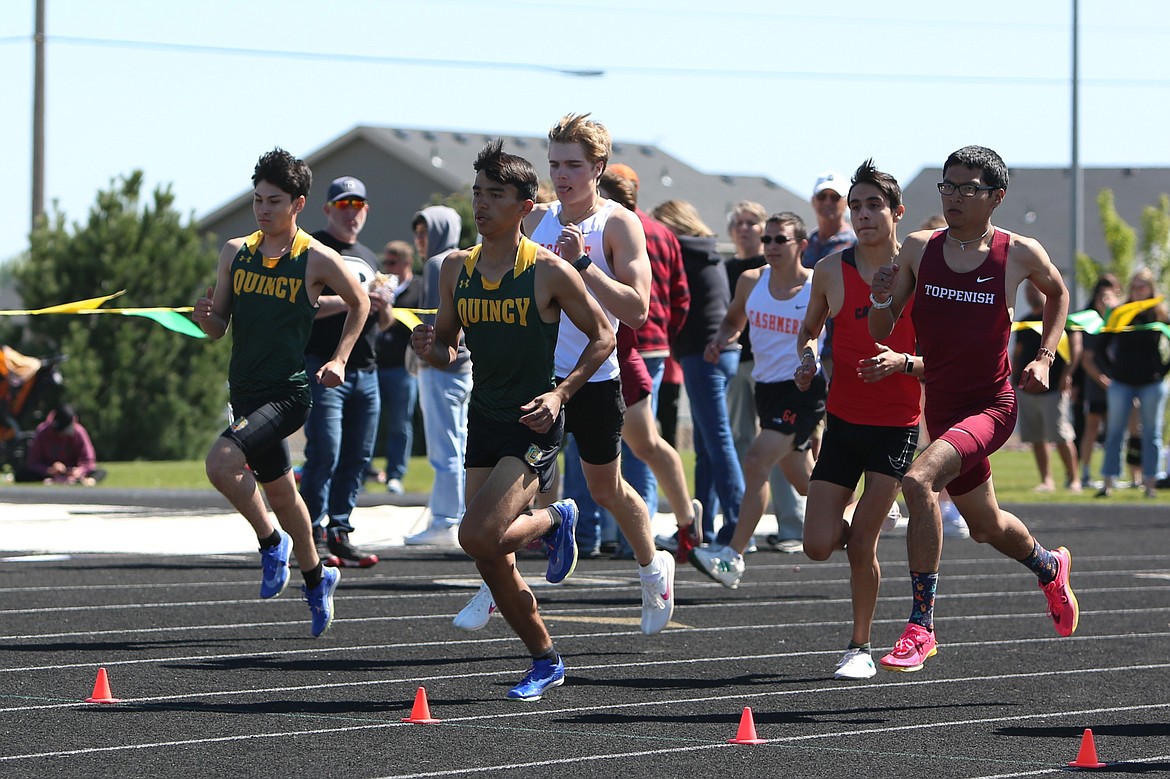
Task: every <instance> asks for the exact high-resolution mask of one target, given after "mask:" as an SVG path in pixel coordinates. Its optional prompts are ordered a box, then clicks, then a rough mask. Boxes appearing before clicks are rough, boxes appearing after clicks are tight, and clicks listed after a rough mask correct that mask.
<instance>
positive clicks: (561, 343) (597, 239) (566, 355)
mask: <svg viewBox="0 0 1170 779" xmlns="http://www.w3.org/2000/svg"><path fill="white" fill-rule="evenodd" d="M615 208H621V206H619V205H618V204H617V203H615V202H613V201H612V200H603V201H602V204H601V206H600V207H599V208H598V209H597V213H595V214H593V215H592V216H590V217H589V218H588V219H585V220H582V222H581V223H580V224H579V225H578V227H580V228H581V232H582V233H583V234H584V236H585V253H586V254H588V255H589V256H590V257H591V258H593V264H594V265H596V266H597V267H598V268H600V269H601V271H602V272H603V273H605V275H607V276H609V277H610V278H611V279H612V278H614V275H613V269H612V268H610V267H609V258H608V257H606V256H605V247H604V245H603V242H602V238H603V236H604V235H605V223H606V221H607V220H608V219H609V217H610V214H612V213H613V211H614V209H615ZM560 213H561V204H560V203H559V202H556V203H553V204H551V206H550V208H549V209H548V210H547V211H545V212H544V218H543V219H541V220H540V224H538V225H537V226H536V229H535V230H533V231H532V236H531V237H532V240H533V241H536V243H538V244H540V245H541V246H543V247H544V248H546V249H548V250H549V251H550V252H554V253H557V254H559V253H560V252H559V251H558V250H557V238H558V237H560V234H561V230H562V229H564V228H563V226H562V225H561V221H560V216H559V215H560ZM564 259H566V260H568V261H569V262H573V261H574V260H576V259H577V258H576V257H565V258H564ZM589 294H590V295H592V294H593V293H592V292H591V291H590V292H589ZM594 299H596V296H594ZM597 304H598V305H599V306H601V310H602V311H604V312H605V316H606V318H608V319H609V323H610V325H611V326H612V327H613V330H614V332H615V333H616V332H617V329H618V319H617V317H616V316H614V315H613V314H611V313H609V309H607V308H606V307H605V306H603V305H601V301H598V302H597ZM561 318H562V320H564V321H562V322H561V332H560V335H559V337H558V339H557V358H556V372H557V376H560V377H561V378H564V377H565V376H568V375H569V374H570V373H572V372H573V368H575V367H577V360H579V359H580V358H581V354H582V352H584V351H585V347H587V346H588V345H589V339H588V338H587V337H586V335H585V334H584V333H582V332H581V331H580V330H578V329H577V326H576V325H574V324H573V323H572V322H570V321H569V320H568V318H567V317H561ZM620 373H621V370H620V368H619V367H618V360H617V350H616V349H615V350H614V351H613V352H610V355H609V357H607V358H606V360H605V362H603V363H602V364H601V367H600V368H598V369H597V372H596V373H594V374H593V375H592V376H591V377H589V381H612V380H613V379H616V378H617V377H618V375H619V374H620Z"/></svg>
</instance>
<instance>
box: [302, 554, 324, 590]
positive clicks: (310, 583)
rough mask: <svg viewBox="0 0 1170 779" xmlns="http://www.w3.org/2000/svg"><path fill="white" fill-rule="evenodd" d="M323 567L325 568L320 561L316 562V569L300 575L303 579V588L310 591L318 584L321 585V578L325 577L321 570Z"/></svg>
mask: <svg viewBox="0 0 1170 779" xmlns="http://www.w3.org/2000/svg"><path fill="white" fill-rule="evenodd" d="M324 566H325V564H324V563H322V562H321V561H317V567H316V568H311V569H309V570H307V571H303V572H302V575H303V576H304V577H305V586H306V587H308V588H309V589H310V590H311V589H314V588H315V587H316V586H317V585H318V584H320V583H321V577H323V576H324V575H325V574H324V572H323V571H322V570H321V569H322V568H323V567H324Z"/></svg>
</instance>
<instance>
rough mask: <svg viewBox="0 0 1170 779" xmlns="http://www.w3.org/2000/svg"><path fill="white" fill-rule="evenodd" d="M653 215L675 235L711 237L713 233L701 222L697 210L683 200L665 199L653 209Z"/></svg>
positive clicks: (701, 219)
mask: <svg viewBox="0 0 1170 779" xmlns="http://www.w3.org/2000/svg"><path fill="white" fill-rule="evenodd" d="M653 216H654V218H655V219H657V220H658V221H659V222H662V224H664V225H666V226H667V227H669V228H670V230H671V232H673V233H675V234H676V235H692V236H695V237H697V238H712V237H714V235H715V233H713V232H711V228H710V227H707V225H706V224H704V223H703V218H702V217H700V216H699V212H698V210H697V209H696V208H695V207H694V206H692V205H691V204H690V203H688V202H687V201H685V200H667V201H666V202H665V203H663V204H661V205H660V206H658V207H657V208H655V209H654V213H653Z"/></svg>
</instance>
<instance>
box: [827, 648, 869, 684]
mask: <svg viewBox="0 0 1170 779" xmlns="http://www.w3.org/2000/svg"><path fill="white" fill-rule="evenodd" d="M876 675H877V667H876V666H875V665H874V664H873V657H871V656H870V654H869V652H866V651H865V650H863V649H850V650H849V651H847V652H846V653H845V654H844V655H843V656H842V657H841V662H839V663H837V670H836V672H834V673H833V678H834V679H871V678H873V677H874V676H876Z"/></svg>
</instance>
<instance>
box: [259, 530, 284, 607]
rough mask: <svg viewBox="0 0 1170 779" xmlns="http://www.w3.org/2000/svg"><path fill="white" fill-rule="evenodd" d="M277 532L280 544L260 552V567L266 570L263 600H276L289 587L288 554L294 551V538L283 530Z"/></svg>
mask: <svg viewBox="0 0 1170 779" xmlns="http://www.w3.org/2000/svg"><path fill="white" fill-rule="evenodd" d="M276 532H277V533H280V543H279V544H277V545H276V546H272V547H269V548H267V549H261V550H260V566H261V567H262V568H263V569H264V578H263V579H261V580H260V597H261V598H275V597H276V596H277V595H279V594H280V593H282V592H284V588H285V587H287V586H288V554H289V552H291V551H292V538H291V537H290V536H289V534H288V533H286V532H284V531H283V530H280V529H277V531H276Z"/></svg>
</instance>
